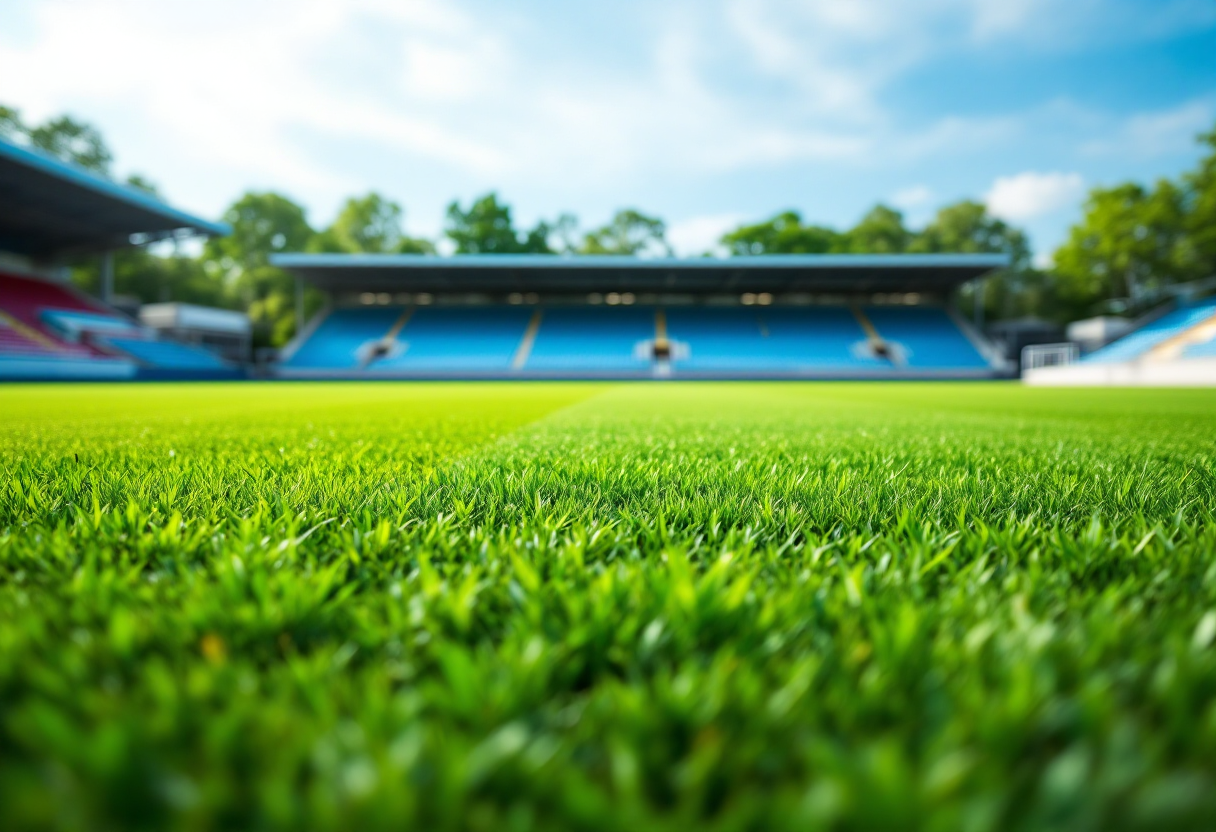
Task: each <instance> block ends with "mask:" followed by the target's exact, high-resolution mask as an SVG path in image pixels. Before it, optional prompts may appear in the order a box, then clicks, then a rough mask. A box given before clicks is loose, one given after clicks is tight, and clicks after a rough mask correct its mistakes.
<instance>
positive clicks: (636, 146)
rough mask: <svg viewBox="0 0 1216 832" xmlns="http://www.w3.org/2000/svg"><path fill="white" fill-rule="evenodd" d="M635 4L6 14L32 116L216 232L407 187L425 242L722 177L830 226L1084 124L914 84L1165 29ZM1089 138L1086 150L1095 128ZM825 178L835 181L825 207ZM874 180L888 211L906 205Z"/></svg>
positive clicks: (1079, 12) (1178, 20) (474, 1)
mask: <svg viewBox="0 0 1216 832" xmlns="http://www.w3.org/2000/svg"><path fill="white" fill-rule="evenodd" d="M619 2H620V3H621V4H623V5H622V8H623V9H624V11H619V12H616V11H614V13H613V14H611V15H604V16H602V17H594V16H591V17H589V18H588V17H583V16H585V15H588V14H589V12H588V9H590V8H591V7H592V6H594V5H595V4H565V5H564V6H563V7H561V8H560V10H559V9H557V8H556V7H555V8H554V9H550V10H548V11H546V12H545V13H544V14H543V15H542V14H541V13H538V14H537V15H536V16H535V17H534V18H531V19H521V18H520V16H519V15H520V14H521V12H520V11H519V7H518V6H517V5H515V4H500V3H494V2H492V0H344V2H337V0H259V2H256V3H249V2H247V0H213V2H212V3H210V4H209V5H208V8H207V13H206V14H200V13H199V12H198V9H197V7H196V5H195V4H187V3H180V2H178V3H174V2H169V3H164V2H159V0H7V3H5V0H0V5H6V6H8V7H9V8H12V7H16V6H17V4H21V6H20V9H21V10H20V12H18V14H19V15H20V16H21V17H22V22H21V26H19V27H17V26H8V25H6V24H7V23H8V21H7V20H6V19H5V18H6V17H7V16H10V15H9V11H8V9H7V8H6V10H5V11H3V12H0V79H3V81H4V90H3V93H2V94H3V97H4V100H5V103H11V104H16V105H18V106H20V107H22V108H23V109H25V110H26V114H27V115H28V116H29V117H30V118H31V119H39V118H43V117H46V116H48V115H52V114H54V113H58V112H62V111H69V112H73V113H75V114H76V115H78V116H80V117H83V118H85V119H87V120H90V121H94V122H95V123H97V124H98V125H99V126H100V127H101V128H102V129H103V131H104V132H105V133H106V134H107V136H109V137H110V139H111V142H112V143H113V144H114V145H115V148H116V150H117V151H119V153H120V162H123V163H124V164H125V163H126V161H127V159H126V157H124V156H122V155H121V154H122V153H123V152H124V149H125V148H130V147H135V148H136V149H137V151H138V152H137V154H136V155H138V159H137V160H136V161H137V162H138V164H136V165H133V166H132V167H138V168H139V169H141V170H144V171H145V172H147V173H148V174H150V175H151V176H152V178H153V179H156V180H158V181H159V182H160V184H161V185H162V186H163V187H164V190H165V192H166V194H167V195H168V196H169V197H170V198H171V199H174V200H181V201H182V202H183V204H184V205H185V206H186V207H190V208H195V210H201V209H203V208H204V205H203V204H200V201H199V198H196V196H195V195H196V194H198V193H205V194H206V195H207V196H206V198H205V201H206V202H207V203H208V204H209V205H210V210H211V211H212V212H218V210H219V209H220V207H221V206H222V205H223V204H224V203H226V202H227V201H228V200H230V199H231V198H233V197H234V196H235V195H236V194H237V193H239V190H240V189H242V188H245V187H258V188H275V189H278V190H283V191H285V192H287V193H288V194H290V195H292V196H294V197H295V198H297V199H300V200H302V201H303V202H305V203H306V204H308V205H310V206H312V207H313V208H314V211H315V210H316V208H317V207H318V206H323V207H325V208H330V207H332V206H335V205H337V204H338V202H339V200H340V199H341V198H342V197H344V196H346V195H348V194H350V193H353V192H358V191H364V190H367V189H369V188H377V189H387V188H390V187H391V188H395V189H396V190H395V191H393V192H392V194H391V195H393V196H395V197H396V198H398V199H401V200H402V201H404V202H405V203H406V204H407V206H408V207H410V208H411V211H413V210H414V206H416V205H418V204H419V203H420V202H423V201H424V199H425V201H429V205H428V208H427V209H425V210H427V211H429V212H430V213H429V214H427V215H426V216H418V215H416V214H414V213H412V212H411V214H410V224H411V226H412V227H415V228H423V229H436V228H438V221H437V220H435V219H434V218H435V217H438V216H439V215H440V213H441V209H439V208H437V207H436V206H438V205H440V203H441V202H442V201H445V200H447V199H449V198H451V197H452V196H453V195H454V194H455V192H456V191H457V190H458V189H460V190H463V191H464V193H463V195H464V196H465V197H466V198H467V197H468V196H471V195H472V192H471V191H469V190H468V189H471V188H479V189H489V188H491V187H494V188H499V189H501V190H503V191H504V193H506V194H507V196H508V197H509V198H511V199H515V200H519V199H520V197H519V196H517V194H519V193H521V192H523V193H527V192H529V191H531V192H532V193H542V194H544V195H545V199H546V200H553V201H551V202H548V204H546V205H543V206H540V205H537V206H533V207H531V208H530V209H529V210H530V211H532V212H533V213H534V214H535V215H536V216H540V215H545V216H547V215H549V214H550V213H552V212H553V211H555V210H557V209H558V208H567V207H568V208H573V209H575V210H578V211H587V210H589V208H588V205H587V204H586V203H584V204H579V200H580V199H582V198H583V195H584V194H586V193H588V192H590V191H596V192H597V198H598V199H600V200H601V202H602V201H604V200H608V199H613V200H615V199H618V198H620V197H618V194H628V195H629V196H627V197H625V199H628V200H630V201H632V200H636V199H637V198H638V197H637V196H635V195H634V194H637V193H638V192H640V191H643V189H646V188H650V189H651V192H650V193H649V194H646V195H645V196H644V197H643V198H645V199H650V198H651V194H654V193H659V194H660V198H659V199H658V200H654V201H652V202H648V204H651V205H654V204H655V203H656V202H658V201H660V200H661V199H663V198H665V197H664V196H663V195H664V194H667V193H672V192H673V191H675V190H676V187H674V186H673V185H672V184H671V183H673V182H678V183H683V184H687V183H689V182H706V183H711V185H712V182H713V181H714V177H720V182H721V183H723V184H720V185H719V186H718V187H723V188H726V187H729V188H737V187H741V185H740V184H739V183H741V182H743V183H750V182H752V181H755V180H757V179H761V178H765V177H767V178H768V180H769V183H770V184H769V185H768V186H767V188H768V189H769V193H770V194H772V201H773V203H774V204H778V205H784V204H798V205H800V207H803V208H804V209H807V210H812V208H811V203H813V202H814V201H815V200H820V201H821V202H820V204H817V205H814V208H813V209H814V210H817V211H818V212H819V215H826V214H828V213H830V212H831V211H832V210H835V209H834V208H833V207H830V206H825V204H824V202H825V201H826V200H828V199H841V200H842V198H840V197H838V196H837V195H836V194H832V195H830V196H828V195H825V191H824V187H831V188H834V189H836V190H837V191H844V189H843V188H841V187H840V186H839V184H837V183H838V182H839V180H840V178H842V175H841V173H840V171H842V170H843V171H845V174H844V175H847V176H853V175H854V174H858V175H859V176H863V175H866V174H868V173H872V172H873V171H875V170H880V171H882V170H885V171H891V170H897V171H898V174H897V175H898V176H899V178H900V179H903V177H905V176H911V177H914V179H913V180H912V181H922V180H923V181H932V180H929V179H928V177H929V176H931V175H932V174H931V173H927V172H924V171H922V166H924V165H928V164H929V163H930V162H935V163H937V164H939V165H957V164H961V162H958V159H959V157H961V156H962V155H963V154H971V155H972V157H973V158H972V159H969V160H968V162H967V163H968V164H978V163H976V162H974V159H975V158H978V157H979V155H980V154H982V153H987V154H989V155H991V154H993V153H995V152H997V149H998V148H1002V149H1003V148H1009V147H1012V146H1013V145H1014V144H1015V141H1014V139H1020V138H1022V137H1025V136H1026V135H1028V134H1029V133H1030V132H1032V131H1031V130H1030V129H1029V128H1028V124H1030V123H1033V124H1034V125H1036V129H1038V127H1040V126H1042V125H1045V124H1046V125H1048V126H1050V124H1058V123H1064V118H1063V117H1059V118H1056V117H1055V116H1052V115H1051V114H1050V113H1047V114H1044V113H1042V112H1037V111H1035V110H1033V109H1031V110H1027V111H1024V112H1019V113H1010V112H1008V111H1006V112H995V113H992V114H988V115H983V116H974V115H968V114H967V112H966V110H963V111H961V112H958V111H955V110H952V109H951V108H950V107H949V106H947V105H944V104H943V105H942V106H938V105H937V104H925V103H924V102H921V103H918V104H916V105H914V106H913V107H912V109H916V110H917V112H915V113H913V114H912V115H911V116H910V115H909V113H908V108H906V107H905V103H903V102H901V103H900V105H899V106H895V105H893V104H892V102H890V101H889V100H888V94H889V92H890V90H891V85H892V83H893V82H894V81H895V80H896V79H898V78H900V77H902V75H903V74H904V73H906V72H908V71H910V70H915V69H916V68H917V67H918V66H921V65H923V64H924V63H925V62H927V61H940V60H941V59H942V56H943V55H949V56H954V57H955V58H957V57H958V56H960V55H962V56H964V59H965V55H966V54H967V53H968V50H972V51H974V50H977V49H985V50H988V49H990V48H991V46H992V45H993V44H1001V45H1007V44H1010V43H1014V44H1016V45H1017V46H1018V48H1020V49H1029V50H1034V49H1038V48H1039V46H1038V44H1039V41H1040V39H1041V37H1040V36H1041V35H1042V33H1043V31H1044V27H1047V28H1050V27H1051V26H1056V27H1057V28H1068V29H1069V31H1072V32H1082V33H1083V32H1087V31H1089V29H1088V28H1087V27H1086V26H1085V25H1080V24H1078V25H1076V26H1073V25H1072V23H1073V22H1077V21H1081V22H1089V23H1092V22H1093V21H1096V20H1099V19H1105V18H1107V17H1112V15H1110V14H1108V12H1109V11H1110V10H1111V9H1115V10H1116V11H1118V12H1119V14H1116V15H1113V17H1114V18H1118V19H1119V20H1123V21H1125V22H1124V23H1121V24H1120V25H1121V26H1123V30H1124V31H1125V33H1130V34H1126V37H1129V38H1131V37H1137V36H1139V35H1137V34H1136V33H1135V27H1133V26H1130V25H1126V20H1133V19H1134V20H1135V21H1140V20H1145V19H1148V18H1152V19H1153V20H1157V19H1158V18H1157V17H1156V16H1155V13H1156V11H1158V10H1159V8H1160V7H1157V6H1155V7H1154V10H1153V11H1152V12H1149V11H1139V12H1136V14H1137V15H1138V17H1134V18H1133V17H1131V16H1130V15H1132V12H1131V11H1128V10H1129V9H1131V8H1132V7H1133V6H1132V5H1129V2H1130V0H1076V2H1075V3H1073V4H1069V7H1068V9H1067V10H1066V11H1059V10H1058V9H1053V12H1052V14H1053V15H1055V14H1057V13H1058V14H1062V15H1066V17H1067V20H1068V21H1070V23H1069V26H1067V27H1065V26H1064V25H1063V24H1059V22H1058V20H1056V19H1055V18H1054V17H1053V16H1052V15H1047V14H1045V13H1044V11H1043V8H1042V6H1043V5H1044V3H1045V2H1046V0H1006V2H1004V3H994V2H992V0H928V2H921V3H914V4H910V3H908V2H906V0H849V2H842V1H841V0H664V2H659V3H655V2H653V0H619ZM1203 2H1206V0H1162V4H1164V5H1165V6H1167V7H1168V10H1169V11H1170V17H1169V19H1170V20H1171V21H1174V22H1172V23H1170V24H1169V26H1172V27H1175V28H1182V27H1184V24H1187V25H1189V24H1192V23H1194V21H1196V20H1198V19H1199V17H1196V15H1200V11H1195V10H1196V9H1199V8H1200V6H1201V5H1203ZM615 8H616V7H615V6H614V7H613V9H614V10H615ZM1203 14H1208V12H1203ZM1201 16H1202V15H1200V17H1201ZM588 19H591V20H594V23H591V24H588V23H587V21H588ZM234 21H239V23H234ZM605 21H615V22H605ZM563 22H564V25H566V26H567V28H566V29H564V30H563V29H560V26H561V25H563ZM582 24H587V25H586V26H585V28H580V26H581V25H582ZM1162 25H1164V24H1162ZM609 27H617V28H609ZM1091 28H1092V27H1091ZM1141 28H1143V27H1141ZM1078 37H1080V35H1078ZM580 38H582V39H581V40H580ZM1214 113H1216V109H1214V107H1213V102H1212V100H1211V99H1204V100H1203V101H1201V102H1194V103H1193V105H1191V106H1189V108H1183V109H1181V110H1178V111H1167V112H1164V113H1156V114H1152V113H1150V114H1146V115H1145V116H1143V117H1142V118H1140V119H1139V120H1136V119H1132V120H1130V121H1129V122H1128V123H1126V124H1124V125H1116V126H1113V127H1111V128H1110V130H1109V134H1110V135H1109V137H1108V139H1109V141H1108V146H1107V148H1106V150H1103V149H1102V148H1100V147H1096V146H1095V147H1094V148H1091V149H1093V150H1095V152H1098V151H1101V152H1107V151H1115V150H1118V149H1119V148H1125V147H1131V146H1136V147H1141V148H1149V149H1151V148H1157V149H1158V150H1154V151H1152V152H1160V148H1163V147H1175V146H1178V143H1179V142H1180V141H1181V139H1180V138H1179V137H1181V136H1185V141H1186V142H1187V143H1189V142H1190V138H1191V135H1192V134H1193V133H1194V132H1195V131H1196V128H1195V125H1196V124H1198V125H1199V126H1200V127H1202V126H1206V125H1210V124H1211V121H1212V117H1213V114H1214ZM1053 119H1055V120H1054V121H1053ZM1099 121H1100V120H1099ZM1205 121H1206V124H1204V123H1201V122H1205ZM1095 123H1097V122H1095ZM115 125H117V126H115ZM1101 125H1108V126H1109V125H1110V120H1109V118H1107V119H1106V121H1103V122H1101V124H1099V127H1100V126H1101ZM1067 127H1068V129H1070V130H1073V131H1074V132H1072V133H1071V134H1070V137H1069V140H1068V141H1069V143H1070V144H1069V146H1071V147H1075V146H1076V145H1077V144H1079V143H1080V140H1079V139H1078V138H1077V136H1078V135H1093V132H1094V130H1096V129H1099V127H1095V126H1093V125H1087V126H1084V127H1083V128H1080V127H1077V126H1076V124H1074V123H1071V122H1070V123H1069V124H1068V125H1067ZM1086 131H1088V133H1086ZM1137 152H1139V151H1137ZM1144 152H1149V151H1148V150H1145V151H1144ZM149 159H155V160H156V162H151V161H148V160H149ZM912 164H915V165H916V166H917V167H916V170H915V171H914V172H911V173H910V172H909V168H910V166H911V165H912ZM1012 164H1017V165H1018V167H1022V166H1024V165H1023V164H1020V163H1012ZM1025 164H1030V163H1025ZM157 165H159V167H157ZM812 166H817V169H816V172H817V173H822V172H824V171H825V170H826V171H828V172H829V173H831V174H832V175H833V177H834V180H833V184H832V185H830V186H824V187H817V182H816V180H815V176H814V175H813V174H811V173H808V172H807V171H808V170H809V168H811V167H812ZM1018 167H1014V168H1013V169H1015V170H1016V169H1018ZM786 171H797V172H798V175H797V176H795V175H790V176H786V175H785V174H786ZM990 171H991V169H989V171H986V172H985V173H983V174H982V175H983V176H984V178H985V179H986V178H987V177H988V176H990V175H991V172H990ZM428 177H429V180H427V178H428ZM732 177H733V178H732ZM749 177H750V178H749ZM877 179H878V177H877V176H875V177H874V179H871V180H870V181H871V184H870V185H868V186H867V187H871V188H873V189H874V190H872V191H870V193H886V192H888V191H889V189H890V188H892V187H893V186H894V185H897V184H899V182H898V181H896V182H891V181H885V180H884V181H881V182H879V181H876V180H877ZM421 180H427V181H428V184H419V182H420V181H421ZM386 181H388V182H390V183H392V184H391V185H385V184H384V183H385V182H386ZM774 181H775V182H777V184H776V185H774V184H772V182H774ZM904 181H907V180H906V179H904ZM455 182H458V183H459V184H453V183H455ZM998 184H999V183H998ZM711 185H707V186H706V187H710V186H711ZM743 187H751V185H750V184H745V185H743ZM922 187H923V186H922ZM1008 187H1009V186H1006V188H1008ZM424 188H430V189H431V190H430V191H429V192H428V193H427V194H426V195H425V198H423V197H420V196H419V193H420V191H422V189H424ZM439 190H442V191H443V193H442V194H440V193H438V191H439ZM995 190H996V189H995V187H994V191H995ZM1036 193H1037V192H1036ZM605 194H609V195H610V196H604V195H605ZM997 196H1000V195H999V194H998V195H997ZM1040 196H1041V194H1040ZM768 198H769V196H768V195H767V194H766V196H765V199H768ZM931 198H932V194H926V193H922V192H918V191H914V189H913V190H908V191H904V192H900V193H897V194H896V203H897V204H900V205H901V207H904V208H905V209H906V210H908V211H909V212H914V211H915V210H917V209H918V208H924V207H926V206H928V205H929V201H930V199H931ZM1005 198H1006V197H1001V199H1005ZM1010 198H1012V197H1010ZM866 199H867V200H868V198H866ZM901 199H902V200H903V202H902V203H901V202H900V200H901ZM917 199H920V200H922V202H921V204H920V205H913V202H915V201H916V200H917ZM994 199H995V197H994ZM673 201H674V199H673ZM995 201H996V202H998V203H999V202H1000V199H996V200H995ZM755 202H756V200H754V199H753V200H751V201H750V203H749V204H755ZM522 210H523V209H522V208H521V211H522ZM594 210H607V206H605V205H603V204H598V205H597V206H596V208H595V209H594ZM664 210H669V209H664ZM697 210H698V209H697V208H696V207H695V206H694V207H688V208H685V209H683V211H681V210H679V209H675V210H672V211H671V212H672V213H674V214H676V215H679V214H680V213H686V214H689V215H693V216H692V218H691V219H689V220H686V221H685V222H682V223H677V224H675V225H674V226H673V227H672V235H673V239H676V237H677V236H679V235H685V236H683V237H680V239H681V240H683V241H684V242H680V243H679V246H680V247H681V248H682V249H683V250H686V251H689V252H693V253H699V252H698V251H697V249H699V248H707V247H711V246H712V244H713V242H714V240H716V234H718V233H720V230H719V227H717V226H714V224H713V222H712V220H713V218H712V217H703V216H701V217H699V216H695V215H696V214H697ZM841 210H842V211H843V210H846V209H841ZM847 210H848V211H849V212H853V211H854V210H855V206H853V207H848V208H847ZM1012 210H1013V211H1015V212H1016V211H1018V210H1019V209H1018V208H1016V207H1015V208H1013V209H1012ZM427 217H430V219H429V220H428V218H427ZM314 219H317V220H323V219H324V218H323V217H316V216H314ZM719 219H721V218H720V217H719Z"/></svg>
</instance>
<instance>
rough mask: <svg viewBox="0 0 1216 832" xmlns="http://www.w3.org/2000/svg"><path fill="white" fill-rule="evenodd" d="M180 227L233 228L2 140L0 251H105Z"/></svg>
mask: <svg viewBox="0 0 1216 832" xmlns="http://www.w3.org/2000/svg"><path fill="white" fill-rule="evenodd" d="M182 231H187V232H193V233H195V234H205V235H208V236H223V235H225V234H228V233H230V232H231V229H230V228H229V227H228V226H227V225H224V224H223V223H215V222H208V221H206V220H201V219H199V218H198V217H194V216H191V215H190V214H186V213H184V212H182V211H178V210H177V209H175V208H171V207H169V206H168V205H166V204H164V203H163V202H161V201H159V200H157V199H156V198H155V197H152V196H149V195H148V194H145V193H143V192H141V191H138V190H136V189H135V188H131V187H128V186H126V185H120V184H118V183H116V182H111V181H110V180H108V179H104V178H102V177H100V176H96V175H94V174H92V173H89V172H87V171H85V170H82V169H81V168H79V167H77V166H75V165H71V164H68V163H66V162H61V161H59V160H58V159H54V158H51V157H50V156H47V155H45V154H43V153H40V152H38V151H36V150H30V149H28V148H24V147H19V146H17V145H14V144H11V143H9V142H5V141H0V251H8V252H13V253H15V254H21V255H25V256H28V257H35V258H50V257H54V256H57V255H71V254H81V253H88V252H98V251H108V250H111V249H115V248H122V247H125V246H129V245H132V243H133V241H132V239H131V238H132V236H134V235H142V240H140V242H149V241H151V240H156V239H160V238H164V237H169V236H172V235H174V234H177V233H180V232H182Z"/></svg>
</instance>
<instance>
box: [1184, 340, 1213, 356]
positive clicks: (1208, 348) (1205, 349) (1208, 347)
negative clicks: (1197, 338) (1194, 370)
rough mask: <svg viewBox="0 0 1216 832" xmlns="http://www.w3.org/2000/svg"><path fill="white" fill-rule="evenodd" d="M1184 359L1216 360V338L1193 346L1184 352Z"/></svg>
mask: <svg viewBox="0 0 1216 832" xmlns="http://www.w3.org/2000/svg"><path fill="white" fill-rule="evenodd" d="M1182 357H1183V358H1216V338H1212V339H1211V340H1208V341H1203V342H1201V343H1198V344H1191V345H1190V346H1188V347H1187V348H1186V349H1185V350H1183V351H1182Z"/></svg>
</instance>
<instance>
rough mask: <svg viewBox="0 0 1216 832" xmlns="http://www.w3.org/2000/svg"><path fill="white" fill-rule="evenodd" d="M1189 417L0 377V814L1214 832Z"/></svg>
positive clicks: (1019, 405)
mask: <svg viewBox="0 0 1216 832" xmlns="http://www.w3.org/2000/svg"><path fill="white" fill-rule="evenodd" d="M1214 462H1216V391H1161V390H1152V391H1149V390H1139V391H1124V390H1085V391H1072V390H1043V389H1023V388H1021V387H1018V386H1014V385H1003V384H955V385H950V384H940V385H938V384H906V385H901V384H794V383H788V384H777V383H774V384H759V383H757V384H690V383H679V384H635V385H629V384H539V383H536V384H514V385H511V384H391V383H382V384H353V383H352V384H321V383H317V384H313V383H307V384H305V383H299V384H286V383H281V384H265V385H263V384H255V383H249V384H241V385H218V384H199V385H152V384H148V385H137V386H128V385H112V386H102V385H92V386H89V385H81V386H73V385H65V386H12V385H10V386H4V387H0V828H3V829H6V830H17V829H26V828H31V829H36V828H46V829H63V830H92V829H115V830H117V829H136V828H144V829H183V830H186V829H189V830H202V829H224V830H228V829H264V830H271V829H325V830H329V829H333V830H347V829H349V830H375V829H395V830H399V829H407V828H413V829H424V830H449V829H451V830H457V829H461V830H463V829H468V830H532V829H543V830H564V829H595V830H600V829H603V830H638V829H653V830H667V829H670V830H687V829H693V828H705V829H715V830H768V829H773V830H785V829H789V830H807V829H815V828H827V829H850V830H854V829H855V830H873V829H897V828H907V829H931V830H943V832H944V830H988V829H1020V830H1051V829H1060V830H1065V829H1067V830H1118V829H1145V830H1148V829H1153V830H1160V829H1170V828H1195V829H1211V828H1213V826H1214V825H1216V525H1214V524H1213V512H1214V510H1216V470H1214Z"/></svg>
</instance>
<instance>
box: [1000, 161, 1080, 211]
mask: <svg viewBox="0 0 1216 832" xmlns="http://www.w3.org/2000/svg"><path fill="white" fill-rule="evenodd" d="M1084 193H1085V180H1084V179H1083V178H1082V177H1081V174H1079V173H1056V172H1053V173H1038V172H1036V171H1025V172H1024V173H1019V174H1016V175H1014V176H1001V177H998V178H997V180H996V181H995V182H993V183H992V187H991V188H990V189H989V190H988V193H987V194H985V195H984V202H985V203H986V204H987V206H988V210H989V211H990V212H991V213H992V215H993V216H996V217H1000V218H1001V219H1003V220H1008V221H1009V222H1025V221H1026V220H1031V219H1035V218H1036V217H1041V216H1044V215H1046V214H1051V213H1054V212H1055V211H1058V210H1060V209H1061V208H1067V207H1069V206H1071V205H1074V204H1075V203H1076V202H1077V201H1078V200H1080V199H1081V197H1082V196H1083V195H1084Z"/></svg>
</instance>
